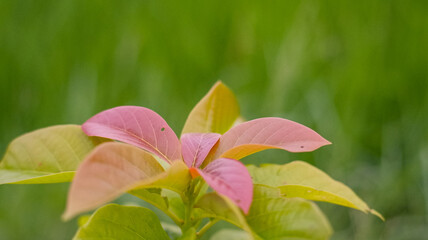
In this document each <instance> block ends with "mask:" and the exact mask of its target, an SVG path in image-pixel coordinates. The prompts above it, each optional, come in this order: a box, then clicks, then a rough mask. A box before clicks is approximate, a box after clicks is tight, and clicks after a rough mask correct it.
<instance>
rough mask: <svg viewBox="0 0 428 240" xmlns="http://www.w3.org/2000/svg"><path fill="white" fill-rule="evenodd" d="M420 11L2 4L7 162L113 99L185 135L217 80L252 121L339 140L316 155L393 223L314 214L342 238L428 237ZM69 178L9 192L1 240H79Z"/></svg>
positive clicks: (328, 4) (228, 4)
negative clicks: (31, 137)
mask: <svg viewBox="0 0 428 240" xmlns="http://www.w3.org/2000/svg"><path fill="white" fill-rule="evenodd" d="M427 6H428V4H427V1H424V0H421V1H394V0H392V1H382V0H362V1H339V0H331V1H315V0H313V1H312V0H308V1H190V0H183V1H148V0H147V1H132V0H129V1H101V0H98V1H97V0H95V1H84V0H81V1H80V0H74V1H67V0H61V1H58V0H52V1H49V0H44V1H20V0H2V1H0V83H1V85H0V113H1V117H0V155H2V154H3V152H4V150H5V149H6V147H7V144H8V143H9V142H10V141H11V140H12V139H13V138H15V137H17V136H18V135H20V134H23V133H25V132H28V131H31V130H34V129H38V128H42V127H46V126H50V125H56V124H65V123H76V124H81V123H83V122H84V121H85V120H86V119H88V118H89V117H90V116H92V115H94V114H95V113H97V112H99V111H102V110H104V109H107V108H111V107H115V106H119V105H140V106H145V107H148V108H151V109H154V110H155V111H157V112H158V113H159V114H161V115H162V116H163V117H164V118H165V119H166V120H167V122H168V123H169V124H170V126H171V127H172V128H173V129H175V130H176V132H177V133H179V132H180V130H181V127H182V126H183V124H184V121H185V119H186V115H187V114H188V113H189V112H190V110H191V109H192V107H193V106H194V105H195V104H196V103H197V101H198V100H199V99H200V98H201V97H202V96H203V95H204V94H205V93H206V92H207V91H208V90H209V88H210V87H211V85H212V84H213V83H214V82H215V81H217V80H218V79H221V80H223V82H224V83H225V84H227V85H228V86H229V87H230V88H231V89H232V90H233V91H234V92H235V93H236V95H237V97H238V99H239V102H240V104H241V108H242V109H241V110H242V114H243V116H244V117H245V118H247V119H252V118H257V117H264V116H278V117H285V118H288V119H291V120H294V121H297V122H300V123H302V124H305V125H307V126H309V127H311V128H313V129H315V130H317V131H318V132H319V133H320V134H321V135H323V136H324V137H326V138H327V139H329V140H330V141H332V142H333V145H331V146H327V147H324V148H322V149H320V150H317V151H316V152H314V153H307V154H291V153H287V152H283V151H276V150H272V151H267V152H263V153H259V154H257V155H255V156H254V157H251V158H247V159H245V161H246V162H247V163H250V162H251V163H260V162H268V161H270V162H280V163H286V162H289V161H292V160H296V159H303V160H305V161H308V162H310V163H312V164H314V165H315V166H317V167H319V168H321V169H322V170H324V171H326V172H327V173H329V174H330V175H331V176H332V177H333V178H335V179H337V180H340V181H343V182H344V183H346V184H348V185H349V186H351V187H352V188H353V189H354V190H355V191H356V193H357V194H359V195H360V196H361V197H362V198H363V199H364V200H366V201H367V202H368V203H369V205H370V206H372V207H373V208H375V209H377V210H379V211H380V212H381V213H383V214H384V216H385V217H386V219H387V220H386V222H382V221H380V220H379V219H377V218H376V217H374V216H369V215H365V214H363V213H360V212H358V211H355V210H351V209H346V208H344V207H340V206H331V205H328V204H320V205H321V207H322V208H323V209H324V210H325V211H326V214H327V216H328V217H329V219H330V220H331V223H332V225H333V227H334V229H335V234H334V236H333V239H357V240H359V239H396V240H398V239H400V240H401V239H403V240H404V239H406V240H407V239H426V231H427V230H426V229H428V225H427V221H428V124H427V122H428V97H427V95H428V88H427V85H428V46H427V45H428V44H427V43H428V31H427V28H428V27H427V26H428V17H427V12H428V10H427V9H428V8H427ZM67 189H68V184H54V185H3V186H0V239H2V240H26V239H43V240H49V239H55V240H59V239H71V237H72V236H73V234H74V232H75V231H76V229H77V226H76V222H75V220H74V221H70V222H66V223H64V222H61V220H60V215H61V213H62V211H63V210H64V206H65V198H66V194H67Z"/></svg>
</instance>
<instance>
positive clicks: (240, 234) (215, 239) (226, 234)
mask: <svg viewBox="0 0 428 240" xmlns="http://www.w3.org/2000/svg"><path fill="white" fill-rule="evenodd" d="M226 239H233V240H250V239H252V238H251V235H250V234H248V233H247V232H245V231H242V230H236V229H223V230H220V231H218V232H216V233H215V234H214V235H212V236H211V237H210V240H226Z"/></svg>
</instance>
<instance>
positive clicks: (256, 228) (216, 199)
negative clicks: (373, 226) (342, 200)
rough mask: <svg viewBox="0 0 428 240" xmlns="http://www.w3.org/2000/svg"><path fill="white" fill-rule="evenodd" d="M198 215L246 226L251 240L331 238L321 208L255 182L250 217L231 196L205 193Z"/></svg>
mask: <svg viewBox="0 0 428 240" xmlns="http://www.w3.org/2000/svg"><path fill="white" fill-rule="evenodd" d="M195 207H196V208H197V209H196V210H197V211H195V214H194V215H195V217H198V218H217V219H221V220H224V221H227V222H230V223H232V224H234V225H236V226H238V227H240V228H242V229H244V230H245V231H246V232H247V233H248V234H249V235H250V236H251V238H250V239H306V240H321V239H328V238H329V236H330V235H331V233H332V230H331V227H330V224H329V223H328V220H327V219H326V218H325V216H324V215H323V213H322V212H321V211H320V210H319V208H318V207H317V206H316V205H315V204H314V203H312V202H310V201H306V200H304V199H300V198H286V197H283V196H282V195H281V193H280V191H279V190H278V189H276V188H273V187H269V186H263V185H254V198H253V203H252V205H251V208H250V213H249V215H248V216H247V217H245V215H244V214H243V213H242V211H241V210H240V209H239V208H238V207H237V206H236V205H235V204H233V202H232V201H230V200H229V199H228V198H227V197H224V196H221V195H218V194H216V193H208V194H206V195H204V196H203V197H202V198H201V199H200V200H199V201H198V202H197V203H196V204H195Z"/></svg>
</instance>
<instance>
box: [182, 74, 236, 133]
mask: <svg viewBox="0 0 428 240" xmlns="http://www.w3.org/2000/svg"><path fill="white" fill-rule="evenodd" d="M238 117H239V105H238V101H237V100H236V97H235V95H234V94H233V92H232V91H231V90H230V89H229V88H228V87H227V86H226V85H224V84H223V83H222V82H220V81H218V82H217V83H216V84H214V86H213V87H212V88H211V90H210V91H209V92H208V93H207V95H205V96H204V97H203V98H202V99H201V101H199V103H198V104H197V105H196V106H195V107H194V108H193V110H192V111H191V112H190V114H189V116H188V118H187V120H186V123H185V124H184V128H183V131H182V134H184V133H192V132H197V133H208V132H214V133H220V134H223V133H225V132H226V131H227V130H229V128H230V127H232V125H233V124H234V123H235V121H236V120H237V119H238Z"/></svg>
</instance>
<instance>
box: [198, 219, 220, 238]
mask: <svg viewBox="0 0 428 240" xmlns="http://www.w3.org/2000/svg"><path fill="white" fill-rule="evenodd" d="M218 221H219V219H212V220H210V221H209V222H207V224H205V225H204V226H203V227H202V228H201V230H199V232H197V233H196V235H197V236H198V238H200V237H202V235H204V233H205V232H206V231H208V229H210V228H211V227H212V226H214V224H216V223H217V222H218Z"/></svg>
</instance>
